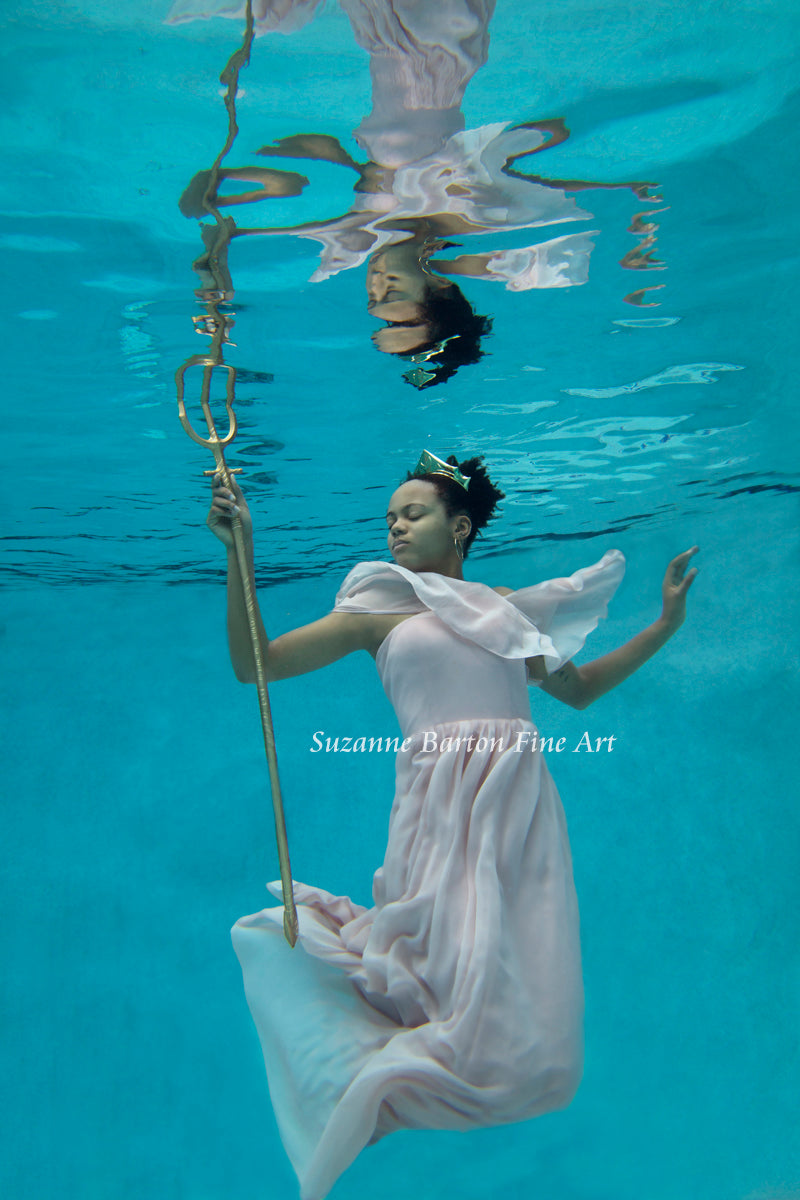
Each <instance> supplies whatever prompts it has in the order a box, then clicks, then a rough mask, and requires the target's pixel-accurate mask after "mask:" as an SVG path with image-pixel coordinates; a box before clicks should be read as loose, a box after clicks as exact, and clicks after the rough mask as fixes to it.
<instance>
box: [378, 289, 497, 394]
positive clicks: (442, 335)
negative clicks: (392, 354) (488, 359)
mask: <svg viewBox="0 0 800 1200" xmlns="http://www.w3.org/2000/svg"><path fill="white" fill-rule="evenodd" d="M420 307H421V309H422V314H423V316H424V318H425V321H426V323H427V324H428V326H429V327H430V329H431V330H432V332H433V337H432V339H431V341H430V342H429V343H428V344H427V345H425V346H418V347H417V348H416V349H415V350H414V352H413V354H410V355H409V354H402V355H400V357H401V358H405V359H407V360H410V361H412V362H415V363H418V365H417V366H415V367H414V368H413V369H412V370H410V371H406V372H405V373H404V375H403V378H404V379H405V380H406V382H407V383H410V384H411V385H412V386H413V387H415V388H416V389H417V390H418V391H422V390H423V389H424V388H429V387H435V386H436V385H437V384H438V383H446V382H447V380H448V379H450V378H451V377H452V376H453V375H455V373H456V371H457V370H458V368H459V367H463V366H466V365H467V364H468V363H476V362H479V361H480V359H481V358H483V355H484V353H485V351H484V350H483V349H482V348H481V338H482V337H485V336H486V334H488V333H489V332H490V331H491V328H492V321H491V318H490V317H481V316H478V314H477V313H476V312H475V311H474V309H473V308H472V305H471V304H470V303H469V301H468V300H467V299H466V298H465V296H464V294H463V292H462V291H461V289H460V288H458V287H456V285H455V284H454V283H451V284H450V285H449V286H448V287H444V288H442V287H428V288H427V289H426V292H425V296H424V298H423V300H422V304H421V306H420ZM437 346H438V347H439V349H438V350H436V352H435V353H433V354H430V357H429V358H424V361H422V362H420V361H419V360H420V358H421V357H422V356H424V355H426V354H429V353H430V352H431V351H432V350H435V349H436V347H437Z"/></svg>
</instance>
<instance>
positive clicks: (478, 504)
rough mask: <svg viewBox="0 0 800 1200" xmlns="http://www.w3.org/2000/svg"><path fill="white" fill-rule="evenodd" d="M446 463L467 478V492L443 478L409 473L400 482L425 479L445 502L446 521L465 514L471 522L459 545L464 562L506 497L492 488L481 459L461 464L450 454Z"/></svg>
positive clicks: (480, 457)
mask: <svg viewBox="0 0 800 1200" xmlns="http://www.w3.org/2000/svg"><path fill="white" fill-rule="evenodd" d="M447 462H448V463H449V464H450V466H451V467H458V469H459V471H460V472H461V474H462V475H466V476H467V477H468V479H469V486H468V487H467V489H466V491H465V490H464V488H463V487H462V486H461V484H460V483H456V481H455V480H454V479H449V478H448V477H447V476H446V475H434V474H427V475H414V474H413V472H411V471H409V472H408V474H407V475H406V477H405V479H404V480H403V482H404V483H408V482H409V480H411V479H425V480H427V481H428V482H429V483H432V484H433V486H434V487H435V488H436V491H437V492H438V493H439V496H440V498H441V500H442V501H443V502H444V505H445V509H446V511H447V515H448V517H455V516H456V515H457V514H458V513H462V512H465V513H466V514H467V516H468V517H469V519H470V521H471V522H472V529H471V530H470V532H469V536H468V537H466V538H465V539H464V541H463V543H462V546H463V549H464V558H466V557H467V554H468V553H469V549H470V546H471V545H472V543H473V542H474V541H475V538H476V536H477V535H478V534H479V533H480V532H481V530H482V529H483V528H484V527H485V526H486V525H488V523H489V522H490V521H491V520H492V519H493V517H494V516H495V509H496V508H497V505H498V504H499V502H500V501H501V500H505V494H504V493H503V492H501V491H500V489H499V488H497V487H495V485H494V484H493V483H492V481H491V479H490V478H489V476H488V474H487V473H486V468H485V467H484V466H483V455H480V456H479V457H477V458H465V459H464V461H463V462H458V460H457V459H456V457H455V455H453V454H451V455H450V457H449V458H448V459H447Z"/></svg>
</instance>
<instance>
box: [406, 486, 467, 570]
mask: <svg viewBox="0 0 800 1200" xmlns="http://www.w3.org/2000/svg"><path fill="white" fill-rule="evenodd" d="M386 523H387V525H388V527H389V537H388V544H389V550H390V552H391V555H392V558H393V559H394V561H395V562H396V563H397V564H398V565H399V566H401V567H406V568H407V569H408V570H409V571H439V572H442V571H444V570H447V567H448V564H450V563H451V561H452V559H453V555H454V553H455V547H454V544H453V537H454V535H455V533H456V532H458V533H459V535H463V534H464V533H468V532H469V528H470V523H469V518H468V517H466V516H464V515H459V516H455V517H448V515H447V509H446V508H445V506H444V502H443V501H442V499H441V497H440V495H439V493H438V492H437V490H436V488H435V487H434V485H433V484H432V483H431V482H430V480H428V479H410V480H409V481H408V483H403V484H401V485H400V487H399V488H398V489H397V491H396V492H395V493H394V495H393V496H392V498H391V500H390V501H389V508H388V510H387V513H386Z"/></svg>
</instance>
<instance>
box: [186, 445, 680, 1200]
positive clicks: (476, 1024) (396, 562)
mask: <svg viewBox="0 0 800 1200" xmlns="http://www.w3.org/2000/svg"><path fill="white" fill-rule="evenodd" d="M500 499H502V493H500V492H499V491H498V490H497V488H495V487H494V485H493V484H492V482H491V480H490V479H489V478H488V476H487V474H486V472H485V470H484V468H483V467H482V465H481V460H480V459H477V458H472V459H468V460H466V461H462V462H461V463H460V464H458V465H457V464H456V460H455V459H454V458H451V459H450V460H448V462H447V463H445V462H442V461H441V460H439V459H437V458H435V457H434V456H432V455H430V454H428V453H427V452H425V453H423V455H422V458H421V459H420V462H419V463H418V464H417V467H416V468H415V470H414V472H413V473H410V474H409V476H408V478H407V480H406V481H405V482H404V483H401V484H400V486H399V487H397V488H396V490H395V491H394V492H393V494H392V495H391V496H390V497H389V500H388V504H387V511H386V523H387V528H388V547H389V552H390V555H391V559H392V561H391V562H364V563H361V564H359V565H358V566H356V567H355V568H354V569H353V570H352V571H350V573H349V574H348V575H347V577H346V579H345V580H344V582H343V584H342V586H341V588H340V590H339V593H338V596H337V598H336V603H335V605H334V608H333V610H332V611H331V612H329V613H328V614H327V616H323V617H322V618H321V619H320V620H318V621H315V622H313V623H312V624H310V625H306V626H304V627H302V628H299V629H295V630H292V631H291V632H289V633H284V634H282V635H281V636H279V637H276V638H275V639H274V640H269V639H268V638H267V635H266V633H265V632H264V631H263V626H261V625H260V618H259V627H260V630H261V632H260V637H261V641H262V646H263V651H264V661H265V663H266V667H267V676H268V678H269V679H272V680H280V679H285V678H288V677H290V676H293V675H298V674H302V673H304V672H308V671H313V670H317V669H319V668H321V667H324V666H325V665H327V664H328V663H332V662H334V661H335V660H337V659H340V658H342V657H344V656H345V655H348V654H351V653H354V652H356V651H366V652H368V653H369V654H370V655H371V656H372V657H373V658H374V660H375V664H376V667H377V669H378V673H379V675H380V678H381V681H382V683H383V686H384V688H385V690H386V692H387V695H388V696H389V699H390V701H391V702H392V705H393V707H394V709H395V712H396V714H397V718H398V721H399V724H400V737H399V738H398V751H399V752H398V753H397V760H396V761H397V767H396V786H395V797H394V804H393V807H392V810H391V816H390V820H389V836H388V845H387V849H386V856H385V859H384V862H383V865H382V867H381V868H380V869H379V870H378V871H377V872H376V874H375V878H374V886H373V901H374V903H373V905H372V907H371V908H364V907H362V906H361V905H358V904H355V903H353V901H351V900H350V899H349V898H348V897H343V896H334V895H331V894H330V893H328V892H325V891H322V890H321V889H319V888H316V887H310V886H307V885H305V884H300V883H298V884H295V895H296V900H297V905H298V917H299V927H300V938H299V948H297V949H295V950H294V951H291V950H289V948H288V947H287V946H286V944H285V942H284V939H283V934H282V914H283V909H282V908H280V907H275V908H270V909H265V910H264V911H263V912H260V913H256V914H254V915H253V916H249V917H244V918H242V919H241V920H240V921H239V922H237V924H236V926H235V927H234V931H233V937H234V944H235V947H236V951H237V954H238V956H239V959H240V961H241V964H242V968H243V972H244V980H245V989H246V992H247V998H248V1002H249V1005H250V1009H251V1012H252V1014H253V1018H254V1020H255V1023H256V1026H257V1028H258V1032H259V1036H260V1038H261V1042H262V1047H263V1051H264V1057H265V1062H266V1066H267V1074H268V1079H269V1085H270V1093H271V1096H272V1101H273V1105H274V1108H275V1114H276V1118H277V1121H278V1126H279V1129H280V1133H281V1137H282V1139H283V1142H284V1145H285V1147H286V1150H287V1153H288V1155H289V1157H290V1159H291V1161H292V1164H293V1166H294V1168H295V1171H296V1172H297V1175H298V1178H299V1180H300V1185H301V1194H302V1197H303V1200H319V1198H321V1197H323V1196H324V1195H325V1194H326V1193H327V1192H328V1191H329V1190H330V1188H331V1187H332V1185H333V1184H334V1182H335V1181H336V1179H337V1178H338V1176H339V1175H340V1174H341V1172H342V1171H344V1170H345V1169H346V1168H347V1166H348V1165H349V1164H350V1163H351V1162H352V1161H353V1159H354V1158H355V1157H356V1155H358V1154H359V1153H360V1151H361V1150H362V1149H363V1148H364V1147H365V1146H366V1145H367V1144H369V1143H371V1142H375V1141H377V1140H378V1139H379V1138H381V1137H383V1136H384V1135H385V1134H387V1133H390V1132H392V1131H394V1130H399V1129H405V1128H409V1129H419V1128H425V1129H462V1130H466V1129H471V1128H475V1127H478V1126H484V1125H495V1124H502V1123H507V1122H513V1121H521V1120H525V1119H527V1118H530V1117H534V1116H537V1115H539V1114H541V1113H544V1112H548V1111H551V1110H553V1109H557V1108H560V1107H563V1106H565V1105H567V1104H568V1103H569V1102H570V1100H571V1098H572V1096H573V1094H574V1092H575V1089H576V1087H577V1085H578V1082H579V1080H580V1076H581V1070H582V1016H583V992H582V982H581V968H580V947H579V937H578V910H577V903H576V898H575V892H574V886H573V881H572V867H571V859H570V850H569V844H568V840H567V832H566V826H565V821H564V814H563V811H562V808H561V804H560V801H559V798H558V794H557V792H556V790H555V787H554V785H553V782H552V779H551V777H550V774H549V772H548V769H547V766H546V763H545V761H544V757H543V755H542V753H541V747H540V745H539V743H538V735H537V730H536V727H535V726H534V725H532V724H531V720H530V709H529V703H528V694H527V684H528V683H531V684H536V685H538V686H539V687H541V688H542V689H543V690H544V691H546V692H548V693H549V694H550V695H551V696H553V697H555V698H556V699H558V700H561V701H563V702H564V703H565V704H568V705H571V706H572V707H574V708H579V709H582V708H585V707H586V706H587V705H589V704H591V703H592V702H593V701H594V700H596V699H597V698H598V697H599V696H602V695H603V694H604V693H605V692H607V691H609V690H610V689H611V688H613V687H616V685H617V684H619V683H621V682H622V681H623V680H624V679H626V678H627V677H628V676H629V675H631V674H632V672H634V671H636V670H637V669H638V668H639V667H640V666H641V665H642V664H643V663H644V662H645V661H646V660H647V659H648V658H650V657H651V655H653V654H654V653H655V652H656V651H657V650H658V649H660V647H662V646H663V645H664V643H665V642H666V641H667V640H668V638H670V637H671V636H672V634H673V633H674V632H675V631H676V630H677V629H678V627H679V626H680V625H681V623H682V621H683V619H684V616H685V604H686V593H687V591H688V589H689V587H690V586H691V584H692V581H693V579H694V577H695V575H696V570H695V569H692V570H689V571H688V572H687V565H688V563H689V560H690V559H691V558H692V556H693V555H694V554H695V553H696V552H697V547H696V546H695V547H692V548H691V549H690V550H687V551H685V552H684V553H683V554H680V555H678V556H677V557H676V558H675V559H673V561H672V562H671V563H670V564H669V566H668V568H667V572H666V575H665V577H664V581H663V584H662V612H661V616H660V617H659V618H658V620H656V621H655V622H653V624H651V625H649V626H648V627H647V628H645V629H644V630H642V632H641V633H639V634H637V636H636V637H634V638H633V639H632V640H631V641H629V642H627V643H626V644H625V645H623V646H621V647H620V648H619V649H617V650H614V651H612V652H611V653H609V654H606V655H604V656H603V657H602V658H599V659H596V660H595V661H593V662H589V663H586V664H584V665H582V666H580V667H578V666H575V664H574V663H573V662H572V658H573V656H574V655H575V654H576V653H577V652H578V650H579V649H580V647H581V646H582V645H583V642H584V640H585V638H586V637H587V635H588V634H589V633H590V632H591V631H592V630H593V629H594V628H595V626H596V624H597V622H598V619H600V618H601V617H603V616H605V614H606V606H607V603H608V601H609V599H610V598H611V596H612V595H613V594H614V592H615V590H616V588H617V586H618V585H619V583H620V580H621V578H622V575H623V571H624V560H623V557H622V555H621V554H620V552H619V551H618V550H609V551H607V552H606V553H605V554H604V555H603V557H602V558H601V559H600V561H599V562H597V563H594V564H593V565H591V566H587V567H583V568H581V569H580V570H578V571H576V572H575V573H574V574H572V575H571V576H569V577H568V578H564V579H554V580H549V581H547V582H545V583H540V584H537V585H535V586H533V587H526V588H523V589H521V590H519V591H511V590H509V589H508V588H503V587H494V588H493V587H490V586H487V585H485V584H482V583H473V582H469V581H466V580H465V579H464V576H463V569H462V564H463V561H464V559H465V558H466V557H467V555H468V553H469V549H470V547H471V545H472V542H473V539H474V538H475V536H476V534H477V533H478V532H480V531H481V530H482V529H483V528H484V527H485V526H486V524H487V522H488V521H489V520H490V519H491V518H492V516H493V514H494V510H495V507H496V505H497V502H498V501H499V500H500ZM232 512H238V513H239V515H240V517H241V519H242V522H243V526H244V531H245V536H246V541H247V548H248V550H247V552H248V554H249V556H250V557H251V559H252V553H253V549H252V524H251V520H250V515H249V512H248V509H247V505H246V504H245V501H244V497H243V495H242V493H241V491H240V489H239V487H238V485H235V484H234V490H233V491H232V492H231V491H228V490H226V489H225V488H224V487H222V486H221V485H220V481H219V479H216V480H215V481H214V488H213V501H212V507H211V511H210V514H209V525H210V527H211V529H212V531H213V532H214V533H215V534H216V536H217V537H218V538H220V540H221V541H222V542H223V543H224V544H225V545H226V547H227V549H228V572H229V583H230V586H229V612H228V627H229V636H230V650H231V658H232V661H233V664H234V668H235V671H236V674H237V676H238V678H239V679H240V680H242V681H243V682H252V681H253V679H254V664H253V658H252V650H251V648H250V642H249V636H248V624H247V619H246V614H245V612H244V609H243V606H242V600H241V588H240V580H239V576H238V565H237V559H236V554H235V552H234V551H233V548H232V532H231V513H232ZM270 890H271V891H272V892H273V894H275V895H276V896H280V885H279V884H277V885H270Z"/></svg>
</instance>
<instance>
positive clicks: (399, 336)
mask: <svg viewBox="0 0 800 1200" xmlns="http://www.w3.org/2000/svg"><path fill="white" fill-rule="evenodd" d="M430 286H431V278H430V276H429V275H426V273H425V272H424V271H423V269H422V267H421V265H420V261H419V244H418V243H417V242H414V241H409V242H401V243H400V244H399V245H397V246H387V247H386V248H385V249H384V250H379V251H378V253H377V254H373V256H372V258H371V259H370V260H369V263H368V264H367V311H368V312H369V313H370V315H371V316H373V317H378V318H379V319H380V320H382V321H388V322H389V324H388V326H387V327H386V328H384V329H378V330H376V332H375V333H373V335H372V341H373V343H374V344H375V345H376V346H377V347H378V349H379V350H382V351H383V352H384V354H408V353H411V352H413V351H414V350H416V349H417V348H418V347H419V346H427V345H429V344H430V343H431V342H432V341H435V340H436V339H435V337H434V334H433V329H432V327H431V325H430V323H429V321H428V320H427V318H426V316H425V307H424V302H425V297H426V294H427V292H428V289H429V288H430Z"/></svg>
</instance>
